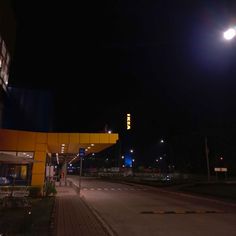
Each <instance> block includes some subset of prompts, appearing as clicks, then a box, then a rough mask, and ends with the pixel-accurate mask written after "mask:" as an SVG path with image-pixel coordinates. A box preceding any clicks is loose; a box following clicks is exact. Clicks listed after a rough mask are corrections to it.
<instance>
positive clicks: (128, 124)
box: [126, 113, 131, 130]
mask: <svg viewBox="0 0 236 236" xmlns="http://www.w3.org/2000/svg"><path fill="white" fill-rule="evenodd" d="M126 124H127V130H129V129H131V115H130V114H129V113H128V114H127V123H126Z"/></svg>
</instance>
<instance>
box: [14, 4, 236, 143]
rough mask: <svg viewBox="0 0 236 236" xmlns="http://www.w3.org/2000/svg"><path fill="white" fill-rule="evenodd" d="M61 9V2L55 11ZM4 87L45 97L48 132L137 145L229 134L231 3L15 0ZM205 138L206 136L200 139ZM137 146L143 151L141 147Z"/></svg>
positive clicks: (234, 126) (235, 44)
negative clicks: (50, 116) (50, 118)
mask: <svg viewBox="0 0 236 236" xmlns="http://www.w3.org/2000/svg"><path fill="white" fill-rule="evenodd" d="M60 2H61V3H60ZM14 6H15V10H16V19H17V40H16V53H15V58H14V62H13V65H12V74H11V81H10V83H11V85H14V86H21V87H28V88H41V89H50V90H51V91H52V92H53V94H54V96H55V110H54V129H55V131H74V132H77V131H82V132H85V131H88V132H100V131H102V130H103V129H104V127H105V125H106V124H107V125H108V127H109V128H110V129H112V130H113V131H114V132H119V133H122V132H123V133H124V130H125V128H126V123H125V114H126V112H130V113H131V115H132V118H133V127H132V132H133V135H134V136H135V137H136V139H137V140H138V141H137V142H138V143H139V144H141V143H142V142H143V139H144V138H143V137H144V135H149V137H150V138H149V139H145V141H149V142H150V141H151V140H158V139H159V138H160V137H162V136H164V137H168V136H171V135H179V134H181V135H183V134H189V133H194V132H195V133H201V132H206V130H210V131H209V132H215V133H217V132H219V130H220V132H221V131H222V130H223V131H222V132H232V131H236V112H235V111H236V109H235V107H236V99H235V97H236V93H235V90H236V40H233V41H232V42H226V41H224V40H223V38H222V32H223V31H224V30H225V29H226V28H227V27H228V26H231V25H232V24H236V1H224V0H214V1H210V0H203V1H199V0H198V1H195V0H192V1H189V0H186V1H183V0H178V1H177V0H176V1H175V0H163V1H113V0H112V1H79V2H78V3H75V2H73V3H72V1H70V2H68V1H56V2H54V3H51V1H37V2H36V1H15V4H14ZM207 132H208V131H207ZM145 141H144V143H145Z"/></svg>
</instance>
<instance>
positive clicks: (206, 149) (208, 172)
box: [205, 136, 210, 182]
mask: <svg viewBox="0 0 236 236" xmlns="http://www.w3.org/2000/svg"><path fill="white" fill-rule="evenodd" d="M208 153H209V149H208V145H207V136H205V154H206V162H207V181H208V182H209V181H210V166H209V157H208Z"/></svg>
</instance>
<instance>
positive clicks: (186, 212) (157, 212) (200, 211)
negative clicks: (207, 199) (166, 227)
mask: <svg viewBox="0 0 236 236" xmlns="http://www.w3.org/2000/svg"><path fill="white" fill-rule="evenodd" d="M140 213H141V214H213V213H215V214H216V213H225V212H223V211H212V210H186V211H141V212H140Z"/></svg>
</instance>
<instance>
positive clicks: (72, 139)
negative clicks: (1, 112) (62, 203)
mask: <svg viewBox="0 0 236 236" xmlns="http://www.w3.org/2000/svg"><path fill="white" fill-rule="evenodd" d="M117 141H118V134H115V133H111V134H110V133H43V132H29V131H19V130H8V129H0V153H1V152H4V153H7V152H9V153H10V152H15V153H17V152H21V153H23V152H25V153H26V152H30V153H33V162H32V178H31V185H32V186H40V187H43V185H44V181H45V168H46V157H47V155H48V154H51V153H59V154H61V153H68V154H77V153H79V149H80V148H84V149H85V150H86V155H88V154H90V153H96V152H100V151H102V150H104V149H106V148H108V147H110V146H112V145H114V144H115V143H116V142H117ZM16 158H17V157H16ZM0 163H1V157H0Z"/></svg>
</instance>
